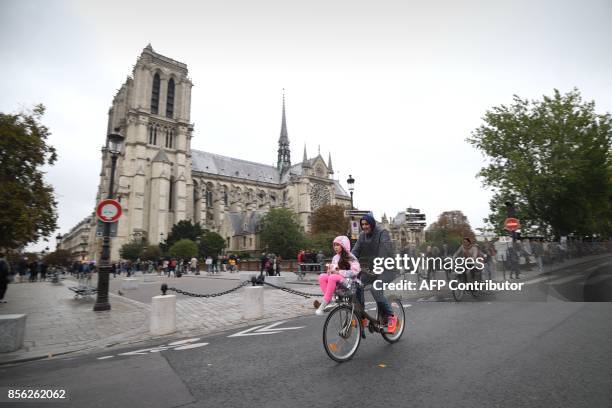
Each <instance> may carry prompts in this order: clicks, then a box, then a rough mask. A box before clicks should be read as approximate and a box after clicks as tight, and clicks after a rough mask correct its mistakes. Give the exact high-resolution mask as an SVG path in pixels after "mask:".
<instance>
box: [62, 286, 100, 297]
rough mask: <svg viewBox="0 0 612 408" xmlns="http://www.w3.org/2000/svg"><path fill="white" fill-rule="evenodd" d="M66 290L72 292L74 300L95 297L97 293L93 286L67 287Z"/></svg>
mask: <svg viewBox="0 0 612 408" xmlns="http://www.w3.org/2000/svg"><path fill="white" fill-rule="evenodd" d="M68 289H70V290H71V291H73V292H74V298H75V299H78V298H79V297H81V298H84V297H89V296H91V295H95V294H96V293H98V289H96V288H94V287H93V286H83V285H79V286H70V287H68Z"/></svg>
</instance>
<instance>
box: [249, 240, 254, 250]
mask: <svg viewBox="0 0 612 408" xmlns="http://www.w3.org/2000/svg"><path fill="white" fill-rule="evenodd" d="M249 248H253V238H249Z"/></svg>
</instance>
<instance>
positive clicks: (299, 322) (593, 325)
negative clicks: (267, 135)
mask: <svg viewBox="0 0 612 408" xmlns="http://www.w3.org/2000/svg"><path fill="white" fill-rule="evenodd" d="M406 311H407V315H408V325H407V331H406V333H405V337H404V338H403V339H402V341H400V342H399V343H397V344H394V345H388V344H386V343H385V342H384V341H383V340H382V339H381V338H380V337H379V336H378V335H368V338H367V339H366V340H365V341H364V342H362V345H361V346H360V348H359V350H358V352H357V355H356V356H355V358H354V359H353V360H351V361H349V362H347V363H343V364H337V363H335V362H333V361H331V360H330V359H329V358H328V357H327V356H326V354H325V352H324V351H323V347H322V344H321V329H322V324H323V321H324V319H323V318H320V317H316V316H311V317H303V318H296V319H292V320H290V321H286V322H283V323H282V324H280V325H277V326H273V327H270V326H269V325H268V329H266V327H256V328H251V330H248V331H246V332H245V329H240V330H235V331H233V332H227V333H222V334H217V335H214V336H209V337H206V338H202V339H197V338H194V339H186V340H188V341H187V342H186V343H183V344H177V345H175V346H168V345H166V347H159V348H157V349H155V348H154V349H151V348H150V347H153V346H163V345H160V344H152V345H149V346H146V347H141V348H140V349H139V350H128V349H122V350H108V351H106V352H104V353H100V354H96V355H88V356H82V357H76V358H71V359H64V360H50V361H40V362H33V363H28V364H24V365H21V366H16V367H2V368H0V386H4V387H7V386H11V387H25V386H30V387H32V386H45V387H47V388H48V387H50V386H53V387H55V388H65V389H67V390H68V393H69V395H70V396H71V401H70V405H68V404H63V405H55V404H49V405H47V404H45V405H44V406H49V407H51V406H73V407H84V406H87V407H108V406H113V407H130V408H137V407H183V408H195V407H218V406H224V407H288V406H298V407H327V406H355V407H362V406H371V407H377V406H385V407H406V406H416V407H442V406H452V407H589V408H593V407H602V408H603V407H610V406H612V387H610V384H611V383H612V365H611V364H610V361H612V342H610V338H612V325H610V321H611V319H612V304H609V303H579V302H558V303H543V302H512V303H511V302H495V303H489V302H462V303H443V302H414V303H411V306H409V307H407V308H406ZM288 327H293V328H295V329H290V330H282V329H283V328H288ZM262 329H263V330H264V332H267V333H268V334H256V333H257V330H259V331H260V332H262ZM270 332H272V334H270ZM239 333H242V334H243V335H242V336H235V335H236V334H239ZM230 335H234V336H233V337H228V336H230ZM168 347H169V348H168ZM177 347H182V348H183V349H182V350H178V349H176V348H177ZM143 348H146V350H142V349H143ZM125 352H128V353H130V352H131V354H130V355H119V354H120V353H125ZM111 356H112V357H111ZM382 365H384V366H382ZM2 406H10V405H2ZM12 406H24V405H23V404H15V405H12Z"/></svg>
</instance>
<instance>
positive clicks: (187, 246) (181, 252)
mask: <svg viewBox="0 0 612 408" xmlns="http://www.w3.org/2000/svg"><path fill="white" fill-rule="evenodd" d="M168 253H169V254H170V256H171V257H173V258H177V259H191V258H193V257H194V256H196V255H197V254H198V246H197V245H196V243H195V242H193V241H192V240H190V239H181V240H179V241H177V242H175V243H174V244H172V246H171V247H170V250H169V251H168Z"/></svg>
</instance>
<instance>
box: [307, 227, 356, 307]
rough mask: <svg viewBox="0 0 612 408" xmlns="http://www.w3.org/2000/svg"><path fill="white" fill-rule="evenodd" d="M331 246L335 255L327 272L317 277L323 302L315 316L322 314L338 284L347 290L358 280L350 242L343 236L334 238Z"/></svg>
mask: <svg viewBox="0 0 612 408" xmlns="http://www.w3.org/2000/svg"><path fill="white" fill-rule="evenodd" d="M333 245H334V252H335V253H336V255H334V257H333V258H332V263H331V264H329V265H328V267H327V271H326V272H324V273H322V274H320V275H319V286H321V291H322V292H323V302H321V303H320V305H319V307H318V309H317V311H316V314H317V315H322V314H323V310H324V309H325V307H326V306H327V305H328V304H329V302H330V301H331V299H332V296H333V294H334V291H335V290H336V285H337V284H338V283H340V284H341V285H344V286H345V287H347V288H349V287H350V285H351V283H353V282H355V281H357V280H358V278H357V276H358V275H359V272H360V271H361V267H360V266H359V261H358V260H357V258H356V257H355V256H354V255H353V254H351V241H349V239H348V238H347V237H345V236H344V235H341V236H339V237H336V238H335V239H334V243H333ZM316 303H318V302H316ZM316 303H315V304H316Z"/></svg>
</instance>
